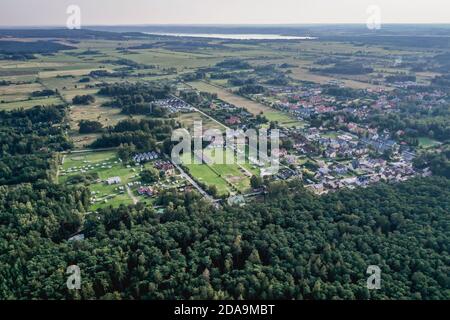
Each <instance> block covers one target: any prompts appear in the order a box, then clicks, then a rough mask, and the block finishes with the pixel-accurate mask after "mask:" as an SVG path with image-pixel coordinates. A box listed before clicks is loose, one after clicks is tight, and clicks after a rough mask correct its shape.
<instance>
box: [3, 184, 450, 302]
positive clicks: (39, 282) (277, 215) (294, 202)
mask: <svg viewBox="0 0 450 320" xmlns="http://www.w3.org/2000/svg"><path fill="white" fill-rule="evenodd" d="M44 190H45V189H44ZM56 195H58V193H56V194H55V196H56ZM280 195H283V196H282V197H281V196H280ZM31 196H34V197H35V198H36V197H37V198H38V199H39V200H40V198H39V197H41V193H40V192H33V193H31V195H30V197H31ZM61 196H62V197H63V199H64V201H63V203H65V202H67V203H70V201H72V202H71V203H72V204H71V206H75V207H76V203H78V204H79V205H82V200H81V199H79V200H78V201H77V202H76V201H75V200H76V199H75V198H74V199H70V198H69V197H64V196H63V195H61ZM0 197H4V195H2V193H0ZM35 198H31V199H32V200H30V205H29V206H28V209H27V210H28V211H27V214H28V215H30V214H31V215H32V216H37V213H36V212H39V210H40V209H39V208H40V206H38V205H37V202H36V201H35V200H34V199H35ZM52 199H53V198H50V199H45V200H47V201H45V204H44V203H43V205H45V206H46V208H48V206H49V203H50V204H52V203H53V202H52ZM158 201H159V203H160V204H163V205H166V206H167V209H166V210H165V212H164V213H163V214H162V215H158V214H156V213H155V212H154V211H153V209H151V208H149V207H145V206H144V205H141V204H138V205H137V206H135V207H131V206H130V207H125V206H122V207H120V208H118V209H111V208H109V209H104V210H101V211H100V212H98V213H93V214H90V215H88V216H86V221H85V223H84V225H83V227H84V228H83V233H84V235H85V236H86V240H84V241H78V242H67V241H59V239H61V236H58V235H60V234H62V235H64V234H67V232H65V229H63V230H61V228H60V227H59V228H58V227H56V226H55V225H53V226H54V229H50V230H52V231H48V232H47V233H44V232H42V231H43V230H42V227H41V226H35V225H33V224H32V225H31V226H27V225H25V226H24V225H23V222H21V221H22V219H20V218H21V216H20V215H19V216H17V214H13V213H12V212H13V210H15V209H12V208H11V207H6V208H4V207H2V208H1V210H0V212H2V216H1V217H2V219H8V220H7V221H8V223H6V224H5V223H3V224H2V225H6V227H4V228H3V229H1V230H2V233H1V235H2V247H3V248H5V249H4V250H1V251H0V252H1V253H0V265H1V267H0V273H1V274H0V277H2V279H4V281H3V282H2V286H1V287H0V297H1V298H10V299H11V298H21V299H100V298H102V299H449V298H450V296H449V288H450V279H449V274H450V269H449V264H448V261H449V260H448V259H449V255H448V252H449V249H450V248H449V243H450V241H449V240H450V239H449V235H450V233H449V231H450V230H449V225H450V224H449V215H448V208H449V206H450V181H449V180H447V179H444V178H427V179H413V180H410V181H408V182H406V183H403V184H397V185H385V184H379V185H376V186H372V187H370V188H368V189H358V190H353V191H340V192H337V193H333V194H330V195H326V196H323V197H316V196H314V195H312V194H310V193H309V192H307V191H305V190H304V189H303V188H302V187H301V185H299V184H298V183H296V182H292V183H291V184H290V185H286V184H285V183H274V184H272V185H270V186H269V194H268V196H267V197H266V199H265V200H264V201H263V200H262V199H261V200H260V201H255V202H252V203H251V204H249V205H247V206H246V207H245V208H237V207H227V206H225V207H224V208H223V209H219V210H215V209H213V208H212V207H211V206H210V205H209V204H208V203H207V202H205V201H203V200H201V199H200V198H199V196H198V195H197V194H196V193H183V194H179V193H176V192H174V191H167V192H164V193H163V194H162V195H161V197H160V199H159V200H158ZM2 203H5V201H0V205H2ZM63 208H64V207H63ZM80 209H81V208H80ZM47 211H51V212H55V213H54V214H55V215H56V214H58V216H57V219H61V220H60V221H64V222H65V221H67V220H69V221H74V222H73V223H69V224H68V228H72V230H74V227H75V226H76V223H77V219H76V218H75V217H74V219H73V220H71V217H72V216H71V215H70V214H69V213H67V214H69V215H68V216H66V215H65V214H64V213H63V214H62V215H63V217H62V218H61V216H59V214H60V212H65V211H64V210H63V211H61V210H48V209H47V210H46V211H45V212H47ZM36 220H37V221H40V219H36ZM48 220H50V219H45V218H44V221H48ZM3 221H5V220H3ZM25 221H28V220H25ZM50 221H53V220H50ZM50 221H49V222H48V223H50ZM57 221H58V220H57ZM44 225H45V224H44ZM50 225H52V224H50ZM57 225H58V226H61V223H59V224H57ZM64 225H65V224H64ZM23 228H28V231H29V230H30V229H31V230H34V229H37V230H39V231H41V232H28V233H27V235H26V237H25V236H21V234H23V232H24V231H23V230H24V229H23ZM55 234H56V236H54V237H55V238H54V240H51V239H49V238H51V237H52V235H55ZM6 243H7V246H6ZM73 264H76V265H78V266H79V267H80V269H81V272H82V284H81V290H68V289H67V287H66V280H67V275H66V274H65V270H66V268H67V267H68V266H69V265H73ZM369 265H377V266H379V268H380V269H381V277H382V282H381V289H380V290H371V291H369V290H368V289H367V287H366V280H367V277H368V275H367V274H366V270H367V268H368V266H369Z"/></svg>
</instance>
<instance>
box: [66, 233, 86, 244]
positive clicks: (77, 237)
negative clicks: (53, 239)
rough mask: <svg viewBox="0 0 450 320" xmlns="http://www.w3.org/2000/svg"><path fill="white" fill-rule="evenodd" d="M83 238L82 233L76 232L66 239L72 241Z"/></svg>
mask: <svg viewBox="0 0 450 320" xmlns="http://www.w3.org/2000/svg"><path fill="white" fill-rule="evenodd" d="M83 240H84V234H82V233H80V234H77V235H76V236H73V237H71V238H69V239H68V240H67V241H69V242H72V241H83Z"/></svg>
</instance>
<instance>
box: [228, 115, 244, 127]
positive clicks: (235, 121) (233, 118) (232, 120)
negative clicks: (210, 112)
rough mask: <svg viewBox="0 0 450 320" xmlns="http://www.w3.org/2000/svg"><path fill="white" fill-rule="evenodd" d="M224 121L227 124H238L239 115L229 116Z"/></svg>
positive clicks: (239, 121)
mask: <svg viewBox="0 0 450 320" xmlns="http://www.w3.org/2000/svg"><path fill="white" fill-rule="evenodd" d="M225 123H226V124H228V125H235V124H240V123H241V119H240V118H239V117H236V116H231V117H229V118H228V119H227V120H225Z"/></svg>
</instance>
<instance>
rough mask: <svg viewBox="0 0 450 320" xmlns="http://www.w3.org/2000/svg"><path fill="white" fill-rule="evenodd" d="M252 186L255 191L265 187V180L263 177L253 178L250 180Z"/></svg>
mask: <svg viewBox="0 0 450 320" xmlns="http://www.w3.org/2000/svg"><path fill="white" fill-rule="evenodd" d="M250 185H251V187H252V188H253V189H259V188H261V187H262V186H263V179H262V178H261V177H257V176H252V177H251V178H250Z"/></svg>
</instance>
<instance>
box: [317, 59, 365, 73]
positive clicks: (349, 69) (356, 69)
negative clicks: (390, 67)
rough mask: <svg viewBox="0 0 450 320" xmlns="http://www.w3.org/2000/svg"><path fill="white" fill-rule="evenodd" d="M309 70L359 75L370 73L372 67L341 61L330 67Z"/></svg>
mask: <svg viewBox="0 0 450 320" xmlns="http://www.w3.org/2000/svg"><path fill="white" fill-rule="evenodd" d="M311 71H313V72H318V73H334V74H345V75H359V74H367V73H372V72H373V68H371V67H366V66H364V65H363V64H362V63H354V62H341V63H339V64H335V65H334V66H332V67H326V68H311Z"/></svg>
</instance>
